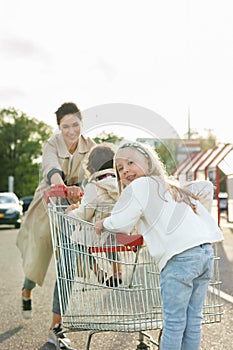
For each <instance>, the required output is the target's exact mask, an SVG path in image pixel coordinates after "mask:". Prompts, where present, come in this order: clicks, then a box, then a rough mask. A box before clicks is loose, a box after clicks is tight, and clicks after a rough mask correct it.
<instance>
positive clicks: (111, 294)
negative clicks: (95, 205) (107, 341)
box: [48, 201, 223, 350]
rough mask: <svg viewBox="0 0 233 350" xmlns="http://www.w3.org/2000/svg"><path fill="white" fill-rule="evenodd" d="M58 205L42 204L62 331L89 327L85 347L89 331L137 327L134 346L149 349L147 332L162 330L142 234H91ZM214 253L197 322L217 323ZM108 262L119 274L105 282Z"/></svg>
mask: <svg viewBox="0 0 233 350" xmlns="http://www.w3.org/2000/svg"><path fill="white" fill-rule="evenodd" d="M64 209H65V207H64V206H62V205H58V204H57V202H56V204H55V203H54V202H53V201H51V202H50V204H48V213H49V219H50V228H51V236H52V244H53V253H54V254H53V255H54V260H55V265H56V278H57V283H58V291H59V298H60V307H61V315H62V325H63V327H64V329H65V331H66V332H75V331H82V330H89V331H90V332H89V337H88V341H87V347H86V349H87V350H89V348H90V343H91V338H92V335H93V334H94V333H97V332H102V331H113V332H138V333H139V342H140V344H139V345H138V347H137V349H150V348H151V347H150V345H149V344H148V342H149V343H150V344H153V345H155V346H156V347H158V346H159V344H158V341H156V340H154V339H153V338H152V337H151V336H150V335H149V334H148V333H147V331H150V330H159V329H162V322H163V315H162V309H161V296H160V283H159V279H160V274H159V271H158V267H157V265H156V263H155V261H154V260H153V258H152V257H151V256H150V254H149V252H148V250H147V247H146V245H145V244H144V242H143V238H142V236H141V235H136V234H135V235H133V234H132V235H126V234H122V233H117V234H113V233H110V232H105V234H104V235H103V236H97V235H96V234H95V232H94V229H93V224H91V223H89V222H87V221H83V220H80V219H75V218H72V217H70V216H68V215H66V214H64ZM74 232H76V236H75V237H76V240H74ZM85 237H86V238H85ZM90 237H93V239H92V240H91V239H90ZM79 238H80V241H79ZM85 239H86V241H85ZM215 254H216V256H215V260H214V274H213V277H212V280H211V282H210V286H209V291H208V294H207V297H206V301H205V305H204V307H203V315H204V318H203V323H215V322H221V316H222V313H223V310H222V308H223V305H222V302H221V298H220V285H221V282H220V279H219V266H218V264H219V258H218V256H217V251H216V248H215ZM114 264H119V265H120V266H121V271H122V275H121V276H120V275H119V276H116V278H115V279H113V280H112V282H114V283H113V284H112V285H109V283H108V282H109V278H110V277H111V276H113V267H114ZM96 266H98V269H100V270H101V271H103V272H104V274H103V275H102V279H101V280H99V279H98V276H96V274H95V272H94V270H95V267H96ZM144 338H146V340H147V342H145V341H144Z"/></svg>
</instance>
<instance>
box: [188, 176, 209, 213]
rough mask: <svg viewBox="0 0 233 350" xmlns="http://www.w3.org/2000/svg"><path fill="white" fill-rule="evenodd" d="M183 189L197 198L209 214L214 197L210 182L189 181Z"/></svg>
mask: <svg viewBox="0 0 233 350" xmlns="http://www.w3.org/2000/svg"><path fill="white" fill-rule="evenodd" d="M185 187H186V188H187V189H188V190H189V191H191V192H192V193H193V194H195V195H196V196H198V197H199V201H200V202H201V204H202V205H203V206H204V207H205V208H206V209H207V210H208V211H209V212H211V208H212V204H213V197H214V186H213V184H212V182H211V181H208V180H203V181H191V182H190V183H187V184H186V185H185Z"/></svg>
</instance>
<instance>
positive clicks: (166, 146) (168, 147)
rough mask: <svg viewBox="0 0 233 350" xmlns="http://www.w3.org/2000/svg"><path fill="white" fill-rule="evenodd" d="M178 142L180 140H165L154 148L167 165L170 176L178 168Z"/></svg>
mask: <svg viewBox="0 0 233 350" xmlns="http://www.w3.org/2000/svg"><path fill="white" fill-rule="evenodd" d="M178 142H179V140H176V139H164V140H163V142H161V143H160V144H159V145H158V146H156V147H155V148H154V149H155V151H156V152H157V153H158V155H159V158H160V159H161V161H162V162H163V164H164V165H165V168H166V170H167V173H168V175H171V174H172V171H173V170H174V169H176V167H177V148H178V146H177V145H178Z"/></svg>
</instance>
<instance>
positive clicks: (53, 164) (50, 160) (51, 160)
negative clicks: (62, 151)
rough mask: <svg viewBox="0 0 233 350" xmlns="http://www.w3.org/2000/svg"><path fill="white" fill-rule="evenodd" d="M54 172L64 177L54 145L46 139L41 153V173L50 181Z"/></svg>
mask: <svg viewBox="0 0 233 350" xmlns="http://www.w3.org/2000/svg"><path fill="white" fill-rule="evenodd" d="M54 173H59V174H60V175H61V177H62V178H63V179H64V174H63V172H62V169H61V165H60V163H59V160H58V155H57V149H56V145H55V144H54V143H53V142H50V141H47V142H46V143H45V144H44V147H43V153H42V175H43V177H44V178H45V179H46V180H47V181H48V183H50V178H51V177H52V175H53V174H54Z"/></svg>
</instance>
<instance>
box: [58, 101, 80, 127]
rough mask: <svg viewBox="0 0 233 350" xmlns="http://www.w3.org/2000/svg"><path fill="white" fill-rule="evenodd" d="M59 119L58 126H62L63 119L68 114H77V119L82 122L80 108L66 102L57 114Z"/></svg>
mask: <svg viewBox="0 0 233 350" xmlns="http://www.w3.org/2000/svg"><path fill="white" fill-rule="evenodd" d="M55 114H56V117H57V125H60V122H61V119H62V118H63V117H64V116H65V115H67V114H76V115H77V117H78V118H79V119H80V120H82V114H81V112H80V110H79V108H78V107H77V106H76V104H75V103H73V102H65V103H63V104H62V105H61V107H59V108H58V110H57V111H56V112H55Z"/></svg>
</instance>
